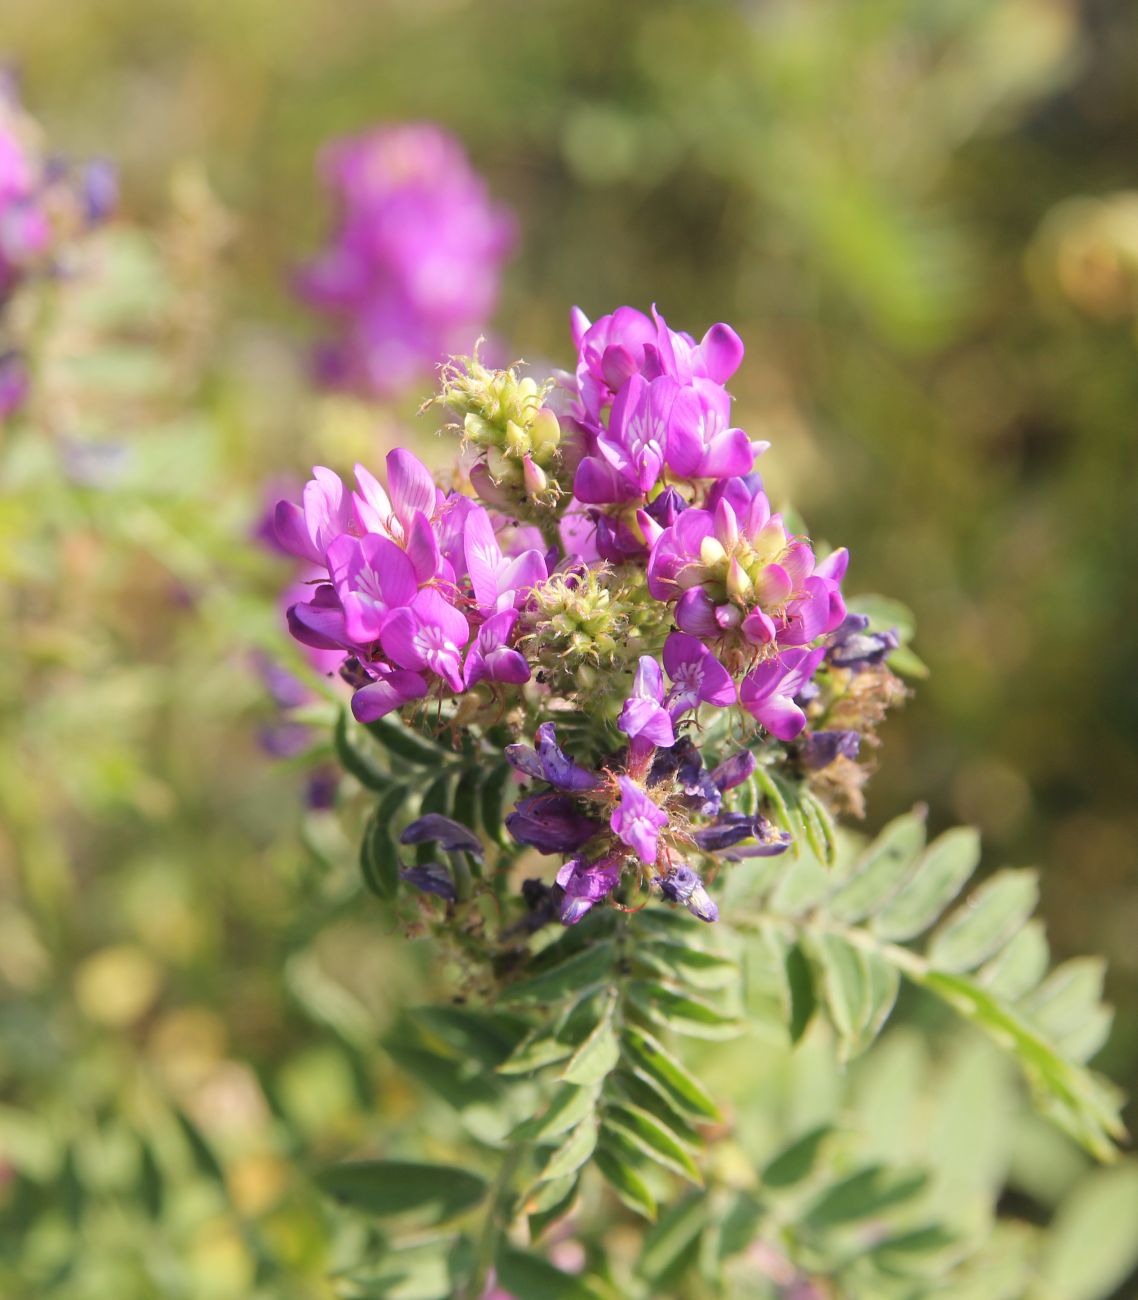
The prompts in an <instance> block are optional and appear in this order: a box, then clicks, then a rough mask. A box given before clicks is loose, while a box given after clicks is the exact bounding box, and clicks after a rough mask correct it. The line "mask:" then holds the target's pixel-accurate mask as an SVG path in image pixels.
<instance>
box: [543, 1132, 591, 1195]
mask: <svg viewBox="0 0 1138 1300" xmlns="http://www.w3.org/2000/svg"><path fill="white" fill-rule="evenodd" d="M596 1145H597V1126H596V1124H594V1123H593V1121H592V1120H591V1119H587V1120H585V1121H584V1122H583V1123H581V1124H578V1125H577V1127H576V1128H575V1129H573V1130H572V1131H571V1132H570V1134H569V1136H568V1137H567V1138H566V1139H565V1140H564V1142H562V1144H561V1145H560V1146H559V1147H557V1148H556V1150H555V1151H553V1152H552V1154H551V1155H550V1157H549V1159H548V1160H547V1161H546V1163H545V1164H544V1165H543V1166H542V1169H541V1173H540V1174H539V1175H538V1177H537V1181H538V1182H541V1183H545V1182H549V1180H550V1179H553V1178H564V1177H565V1176H566V1175H567V1174H571V1173H574V1172H575V1171H576V1170H578V1169H580V1167H581V1166H582V1165H583V1164H584V1163H585V1161H586V1160H588V1158H589V1157H590V1156H591V1155H592V1154H593V1150H594V1148H595V1147H596Z"/></svg>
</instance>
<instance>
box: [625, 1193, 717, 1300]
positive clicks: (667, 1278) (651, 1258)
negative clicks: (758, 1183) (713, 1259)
mask: <svg viewBox="0 0 1138 1300" xmlns="http://www.w3.org/2000/svg"><path fill="white" fill-rule="evenodd" d="M711 1215H712V1204H711V1201H710V1199H709V1198H708V1196H707V1195H706V1194H705V1193H703V1192H702V1191H700V1192H695V1193H693V1194H692V1195H690V1196H687V1197H684V1199H683V1200H681V1201H678V1202H676V1203H675V1204H674V1205H670V1206H669V1207H668V1209H667V1210H666V1211H665V1212H664V1213H663V1214H661V1215H660V1217H659V1219H658V1220H657V1221H656V1223H655V1224H653V1226H652V1227H651V1228H649V1230H648V1232H647V1233H646V1234H645V1236H644V1246H643V1248H642V1249H641V1252H640V1258H639V1259H638V1260H637V1261H636V1275H637V1277H639V1278H641V1279H642V1280H643V1281H645V1282H647V1283H648V1284H649V1285H650V1286H651V1287H653V1288H655V1289H654V1290H653V1291H652V1292H651V1294H653V1295H660V1294H665V1293H666V1288H668V1287H669V1286H670V1285H671V1284H672V1283H673V1282H674V1281H675V1280H676V1279H677V1278H679V1277H680V1276H682V1274H683V1273H684V1271H685V1270H686V1269H687V1267H688V1266H689V1264H690V1263H691V1262H692V1261H693V1260H694V1258H695V1256H696V1253H697V1252H698V1250H699V1242H700V1238H701V1236H702V1235H703V1232H704V1229H705V1228H706V1227H707V1225H708V1223H709V1222H710V1219H711Z"/></svg>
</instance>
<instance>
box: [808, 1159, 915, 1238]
mask: <svg viewBox="0 0 1138 1300" xmlns="http://www.w3.org/2000/svg"><path fill="white" fill-rule="evenodd" d="M927 1184H928V1174H926V1173H925V1172H924V1171H923V1170H912V1171H898V1170H895V1169H889V1168H886V1167H885V1166H883V1165H867V1166H866V1167H865V1168H864V1169H859V1170H857V1171H856V1172H855V1173H852V1174H850V1175H849V1176H848V1177H847V1178H843V1179H842V1180H841V1182H838V1183H835V1184H834V1185H833V1186H832V1187H827V1188H826V1190H825V1191H824V1192H823V1193H822V1194H821V1195H820V1196H819V1197H818V1198H817V1199H816V1200H815V1201H814V1202H812V1204H811V1205H810V1206H809V1207H808V1208H807V1210H806V1213H805V1214H804V1216H803V1218H802V1223H803V1224H804V1225H805V1226H807V1227H810V1228H832V1227H834V1226H836V1225H837V1224H842V1223H853V1222H855V1221H856V1220H858V1219H870V1218H873V1217H874V1216H875V1215H878V1214H880V1213H881V1212H882V1211H883V1210H887V1209H889V1208H890V1207H891V1206H894V1205H897V1204H900V1203H901V1202H902V1201H907V1200H910V1199H912V1198H913V1197H914V1196H916V1195H918V1193H920V1192H922V1191H923V1190H924V1188H925V1187H926V1185H927Z"/></svg>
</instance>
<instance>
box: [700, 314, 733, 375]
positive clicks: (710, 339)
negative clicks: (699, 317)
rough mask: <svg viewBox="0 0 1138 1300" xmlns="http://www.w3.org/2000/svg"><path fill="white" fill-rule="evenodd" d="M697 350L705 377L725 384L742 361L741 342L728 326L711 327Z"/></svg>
mask: <svg viewBox="0 0 1138 1300" xmlns="http://www.w3.org/2000/svg"><path fill="white" fill-rule="evenodd" d="M699 350H700V353H701V355H702V356H703V364H704V367H705V368H706V370H707V377H708V378H709V379H714V380H715V382H716V383H717V384H725V383H726V382H727V381H728V380H729V379H730V378H731V376H732V375H733V374H734V373H735V371H736V370H738V369H739V365H740V363H741V362H742V360H743V340H742V339H741V338H740V337H739V336H738V334H736V333H735V331H734V330H733V329H732V328H731V326H730V325H724V324H722V323H720V324H719V325H713V326H712V327H711V328H710V329H709V330H708V331H707V333H706V334H705V335H704V336H703V339H702V340H701V342H700V345H699Z"/></svg>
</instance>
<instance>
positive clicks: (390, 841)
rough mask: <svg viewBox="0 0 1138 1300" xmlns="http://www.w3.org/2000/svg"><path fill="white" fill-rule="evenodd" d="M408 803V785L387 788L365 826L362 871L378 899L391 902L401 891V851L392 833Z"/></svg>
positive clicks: (361, 857) (361, 861)
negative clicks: (399, 815)
mask: <svg viewBox="0 0 1138 1300" xmlns="http://www.w3.org/2000/svg"><path fill="white" fill-rule="evenodd" d="M406 800H407V788H406V786H402V785H397V786H394V787H388V791H387V793H386V794H385V795H384V796H383V798H382V799H380V801H379V802H378V803H377V804H376V806H375V808H374V810H373V811H372V814H371V816H370V817H369V818H368V820H367V824H366V825H365V826H364V834H363V839H362V840H361V841H360V870H361V872H362V873H363V878H364V884H366V885H367V887H368V888H369V889H370V890H371V891H372V893H373V894H375V895H376V896H377V897H379V898H382V899H384V900H390V899H392V898H394V897H395V895H396V892H397V891H398V889H399V869H400V867H401V865H402V864H401V862H400V859H399V850H398V847H397V846H396V843H395V837H394V835H393V834H392V826H393V824H394V821H395V817H396V814H397V813H398V812H399V810H400V809H401V808H402V807H403V805H404V803H405V802H406Z"/></svg>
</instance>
